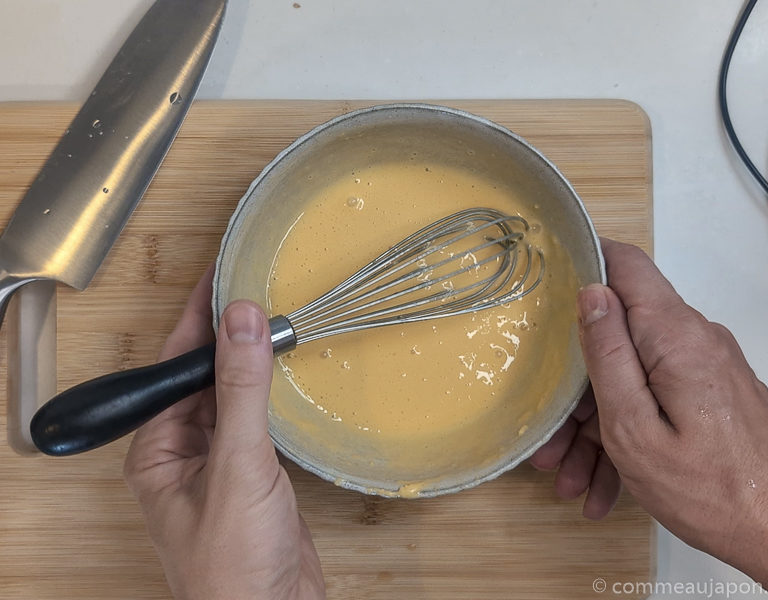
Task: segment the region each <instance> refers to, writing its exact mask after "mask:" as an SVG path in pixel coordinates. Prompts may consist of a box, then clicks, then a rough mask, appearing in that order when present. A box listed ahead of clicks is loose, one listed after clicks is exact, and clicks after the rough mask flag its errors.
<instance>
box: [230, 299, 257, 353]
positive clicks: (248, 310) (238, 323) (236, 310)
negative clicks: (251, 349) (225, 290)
mask: <svg viewBox="0 0 768 600" xmlns="http://www.w3.org/2000/svg"><path fill="white" fill-rule="evenodd" d="M224 326H225V327H226V330H227V337H229V339H230V340H232V341H233V342H237V343H241V344H254V343H256V342H258V341H259V340H260V339H261V332H262V316H261V312H259V310H258V309H257V308H256V307H255V306H254V305H253V304H251V303H249V302H242V301H240V302H233V303H232V304H230V305H229V306H228V307H227V309H226V310H225V311H224Z"/></svg>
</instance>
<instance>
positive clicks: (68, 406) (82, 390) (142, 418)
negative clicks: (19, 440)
mask: <svg viewBox="0 0 768 600" xmlns="http://www.w3.org/2000/svg"><path fill="white" fill-rule="evenodd" d="M215 354H216V344H215V343H211V344H208V345H207V346H202V347H200V348H197V349H195V350H192V351H191V352H187V353H186V354H182V355H181V356H177V357H176V358H172V359H170V360H166V361H164V362H161V363H157V364H154V365H149V366H146V367H139V368H136V369H130V370H127V371H119V372H117V373H110V374H109V375H104V376H103V377H98V378H96V379H92V380H90V381H86V382H85V383H81V384H80V385H77V386H75V387H73V388H70V389H68V390H66V391H64V392H62V393H61V394H59V395H58V396H55V397H54V398H52V399H51V400H49V401H48V402H47V403H46V404H44V405H43V406H42V407H40V409H39V410H38V411H37V413H36V414H35V416H34V417H33V418H32V423H31V425H30V432H31V434H32V441H33V442H34V443H35V446H37V448H38V449H39V450H40V451H41V452H44V453H45V454H49V455H51V456H69V455H71V454H79V453H80V452H85V451H87V450H92V449H93V448H98V447H99V446H103V445H104V444H108V443H109V442H112V441H114V440H116V439H118V438H120V437H122V436H124V435H126V434H128V433H130V432H131V431H133V430H135V429H137V428H139V427H140V426H141V425H143V424H144V423H146V422H147V421H149V420H150V419H151V418H152V417H154V416H156V415H158V414H159V413H161V412H162V411H163V410H165V409H166V408H168V407H169V406H171V405H172V404H175V403H176V402H178V401H179V400H182V399H183V398H186V397H187V396H190V395H192V394H194V393H196V392H199V391H201V390H204V389H205V388H207V387H210V386H211V385H213V383H214V358H215Z"/></svg>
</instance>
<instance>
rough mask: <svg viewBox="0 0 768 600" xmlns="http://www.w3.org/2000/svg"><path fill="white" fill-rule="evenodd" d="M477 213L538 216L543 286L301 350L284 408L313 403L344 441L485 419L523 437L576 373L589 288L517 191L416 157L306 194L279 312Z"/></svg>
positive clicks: (276, 297)
mask: <svg viewBox="0 0 768 600" xmlns="http://www.w3.org/2000/svg"><path fill="white" fill-rule="evenodd" d="M472 206H485V207H490V208H496V209H499V210H501V211H503V212H506V213H508V214H513V215H514V214H520V215H521V216H523V217H524V218H526V219H527V220H528V222H529V223H530V224H531V225H532V228H531V231H530V232H529V233H528V234H527V240H528V241H529V242H530V243H531V244H532V245H533V246H534V247H539V248H541V249H542V251H543V253H544V256H545V257H546V265H547V270H546V273H547V275H546V277H545V280H544V281H543V282H542V284H541V285H539V287H538V288H537V289H536V290H535V291H534V292H533V293H531V294H529V295H527V296H525V297H524V298H523V299H521V300H519V301H515V302H513V303H512V304H511V305H507V306H505V307H497V308H493V309H489V310H486V311H482V312H479V313H475V314H474V315H462V316H457V317H451V318H448V319H440V320H434V321H427V322H423V323H411V324H405V325H402V326H399V325H398V326H391V327H385V328H380V329H376V330H369V331H365V332H357V333H349V334H343V335H339V336H333V337H329V338H325V339H323V340H318V341H315V342H310V343H307V344H305V345H301V346H299V347H298V348H297V349H295V350H294V351H292V352H290V353H288V354H286V355H284V356H282V357H280V358H279V359H278V360H279V366H280V369H281V371H282V372H281V373H280V374H279V375H277V376H278V377H279V376H282V377H286V378H288V380H289V381H290V382H291V384H292V385H293V386H294V387H296V388H297V389H298V390H299V391H300V394H301V396H298V397H297V396H292V397H289V396H287V395H280V396H279V397H275V396H274V395H273V398H272V402H273V410H274V411H276V412H278V413H279V412H280V411H281V403H285V402H296V401H299V402H302V401H303V402H306V403H309V404H310V405H312V406H313V407H314V409H315V410H316V411H317V414H318V417H319V418H321V419H324V420H326V421H327V423H328V426H329V427H333V428H337V429H338V431H339V433H341V432H347V433H350V432H354V433H355V434H356V435H357V434H361V435H366V436H375V437H376V438H377V439H378V440H379V441H382V442H386V443H387V444H388V445H389V444H397V443H398V441H399V440H404V439H408V440H409V441H413V439H414V438H419V437H423V438H424V440H425V444H429V443H432V442H433V441H434V440H435V439H439V437H440V436H441V435H442V434H444V433H448V432H452V431H455V430H457V429H459V428H462V427H464V426H466V425H467V424H471V423H477V422H478V421H482V420H488V422H489V423H499V424H503V426H504V427H505V428H506V429H507V430H508V431H509V435H510V436H518V435H523V434H524V432H525V430H526V428H527V423H528V421H529V420H530V418H531V416H532V415H533V414H534V413H535V412H536V411H537V410H540V409H541V408H542V407H543V406H545V405H546V404H547V402H548V401H549V398H550V397H551V393H552V391H553V388H554V385H555V383H556V382H557V380H558V378H559V375H560V373H561V372H562V370H563V364H564V354H565V349H566V347H567V339H568V335H569V331H570V328H571V326H572V324H573V323H574V321H575V319H576V315H575V307H574V304H575V297H576V290H577V288H578V285H577V284H576V281H575V278H574V276H573V274H572V268H571V267H570V264H569V259H568V257H567V256H566V255H565V253H564V252H563V250H562V248H561V247H560V246H559V244H558V243H557V241H556V240H554V239H553V238H552V237H551V236H550V235H549V234H548V232H547V231H546V230H542V228H541V227H540V226H539V218H540V215H539V214H537V208H538V207H536V206H535V205H534V204H532V203H531V202H530V201H529V202H524V201H523V199H520V198H518V197H516V192H515V190H513V189H509V188H505V187H502V186H501V185H500V184H498V183H497V182H494V181H488V180H485V179H481V178H480V177H478V176H477V175H476V174H474V173H472V172H469V171H464V170H461V169H459V168H455V167H445V166H440V165H432V164H422V163H419V162H418V161H416V160H411V161H408V162H406V163H398V164H385V165H381V164H379V165H376V166H373V167H370V168H365V169H360V170H358V171H354V172H350V173H349V174H348V175H347V176H346V177H343V178H341V179H339V180H337V181H336V182H335V183H333V184H332V185H330V186H328V187H326V188H325V189H323V190H322V191H321V192H320V193H318V194H317V195H316V196H314V197H311V198H307V199H306V204H305V206H304V209H303V212H301V215H300V216H299V218H298V219H297V220H296V222H295V223H294V225H293V226H292V228H291V229H290V231H289V232H287V234H286V237H285V239H284V240H283V243H282V245H281V247H280V249H279V250H278V253H277V255H276V256H275V257H274V263H273V267H272V272H271V276H270V279H269V282H268V289H267V295H268V298H269V303H270V305H269V308H270V310H271V312H272V314H273V315H276V314H287V313H290V312H291V311H292V310H295V309H296V308H298V307H301V306H303V305H304V304H306V303H307V302H309V301H310V300H313V299H314V298H315V297H317V296H318V295H320V294H322V293H323V292H325V291H327V290H328V289H329V288H330V287H332V286H333V285H335V284H336V283H338V282H340V281H342V280H343V279H345V278H346V277H347V276H349V275H350V274H352V273H353V272H355V271H356V270H357V269H359V268H360V267H361V266H362V265H364V264H365V263H367V262H368V261H370V260H371V259H373V258H374V257H376V256H377V255H378V254H380V253H381V252H382V251H383V250H385V249H386V248H388V247H389V246H390V245H392V244H393V243H394V242H396V241H398V240H400V239H402V238H403V237H405V236H406V235H408V234H410V233H412V232H414V231H416V230H417V229H420V228H421V227H423V226H425V225H427V224H428V223H431V222H433V221H435V220H436V219H438V218H441V217H443V216H446V215H448V214H450V213H453V212H456V211H458V210H461V209H463V208H468V207H472ZM523 207H524V208H523ZM297 398H298V400H297ZM301 398H303V400H301ZM499 426H501V425H499ZM331 437H332V436H331ZM425 447H426V446H425ZM403 460H407V457H403Z"/></svg>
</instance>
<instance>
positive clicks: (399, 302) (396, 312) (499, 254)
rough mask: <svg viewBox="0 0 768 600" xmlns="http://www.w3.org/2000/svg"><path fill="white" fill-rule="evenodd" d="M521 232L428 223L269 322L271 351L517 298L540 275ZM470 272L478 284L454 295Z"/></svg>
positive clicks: (503, 218)
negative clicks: (336, 282)
mask: <svg viewBox="0 0 768 600" xmlns="http://www.w3.org/2000/svg"><path fill="white" fill-rule="evenodd" d="M528 230H529V226H528V223H527V221H526V220H525V219H523V218H522V217H519V216H510V215H506V214H504V213H502V212H500V211H498V210H495V209H491V208H469V209H466V210H462V211H459V212H457V213H454V214H452V215H449V216H447V217H444V218H442V219H440V220H438V221H435V222H434V223H432V224H430V225H427V226H426V227H424V228H423V229H420V230H419V231H417V232H416V233H413V234H411V235H409V236H408V237H406V238H405V239H403V240H402V241H400V242H398V243H397V244H395V245H394V246H392V247H391V248H389V249H388V250H387V251H385V252H384V253H382V254H381V255H379V256H378V257H377V258H375V259H374V260H372V261H371V262H370V263H368V264H367V265H365V266H364V267H363V268H362V269H360V270H359V271H357V272H356V273H355V274H354V275H352V276H350V277H349V278H348V279H346V280H344V281H343V282H341V283H340V284H338V285H337V286H335V287H334V288H332V289H331V290H329V291H328V292H326V293H325V294H323V295H321V296H319V297H318V298H317V299H315V300H313V301H312V302H310V303H309V304H307V305H305V306H304V307H302V308H299V309H298V310H295V311H293V312H291V313H290V314H288V315H286V316H276V317H273V318H272V319H270V327H271V330H272V349H273V351H274V352H275V354H278V353H281V352H286V351H288V350H291V349H292V348H294V347H295V346H296V345H298V344H303V343H305V342H311V341H312V340H317V339H320V338H324V337H327V336H331V335H336V334H339V333H348V332H350V331H358V330H360V329H370V328H373V327H384V326H386V325H395V324H402V323H411V322H414V321H425V320H427V319H437V318H442V317H450V316H454V315H460V314H464V313H469V312H475V311H478V310H484V309H486V308H491V307H493V306H498V305H500V304H506V303H508V302H511V301H513V300H517V299H519V298H522V297H523V296H525V295H526V294H528V293H530V292H531V291H532V290H533V289H534V288H535V287H536V286H537V285H538V284H539V283H540V282H541V279H542V276H543V274H544V256H543V254H542V253H541V250H539V249H533V248H531V245H530V244H528V243H524V242H523V240H524V237H525V233H526V232H527V231H528ZM478 256H479V258H478ZM465 263H466V264H465ZM483 267H485V269H484V270H483V272H482V275H480V274H479V272H480V270H481V269H483ZM472 272H475V273H476V274H477V276H476V277H474V278H472V277H464V279H469V281H468V282H464V283H463V284H462V285H461V286H460V287H458V288H457V287H455V285H454V282H455V281H456V280H457V279H459V278H460V277H461V276H462V275H464V274H472ZM430 274H434V276H430ZM435 286H437V291H433V289H434V288H435Z"/></svg>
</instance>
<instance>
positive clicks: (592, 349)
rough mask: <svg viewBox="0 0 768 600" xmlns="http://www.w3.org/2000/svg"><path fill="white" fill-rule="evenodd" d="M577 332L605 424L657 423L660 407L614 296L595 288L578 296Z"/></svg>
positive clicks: (605, 288)
mask: <svg viewBox="0 0 768 600" xmlns="http://www.w3.org/2000/svg"><path fill="white" fill-rule="evenodd" d="M578 308H579V333H580V337H581V347H582V352H583V353H584V361H585V363H586V365H587V371H588V373H589V378H590V380H591V382H592V389H593V390H594V393H595V401H596V403H597V408H598V414H599V415H600V421H601V422H602V423H603V424H609V423H618V422H620V421H625V422H628V423H634V422H637V421H638V420H645V419H648V418H650V417H656V418H658V414H659V405H658V403H657V402H656V398H655V397H654V395H653V394H652V393H651V391H650V389H649V388H648V384H647V375H646V373H645V370H644V369H643V366H642V363H641V362H640V359H639V358H638V355H637V350H636V349H635V346H634V343H633V342H632V337H631V335H630V333H629V326H628V324H627V311H626V310H625V308H624V305H623V304H622V302H621V300H620V299H619V297H618V296H617V295H616V294H615V293H614V291H613V290H612V289H611V288H609V287H607V286H604V285H600V284H598V283H593V284H590V285H588V286H586V287H585V288H583V289H582V290H581V291H580V292H579V298H578Z"/></svg>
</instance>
